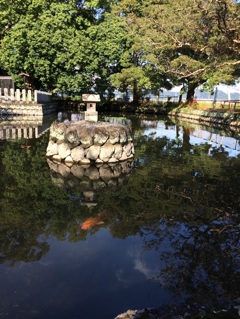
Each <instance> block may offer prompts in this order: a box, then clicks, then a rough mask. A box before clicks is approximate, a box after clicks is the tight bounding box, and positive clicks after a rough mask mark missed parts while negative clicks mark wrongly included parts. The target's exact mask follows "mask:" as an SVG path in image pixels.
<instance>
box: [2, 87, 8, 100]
mask: <svg viewBox="0 0 240 319" xmlns="http://www.w3.org/2000/svg"><path fill="white" fill-rule="evenodd" d="M3 91H4V99H5V100H8V89H6V88H5V89H3Z"/></svg>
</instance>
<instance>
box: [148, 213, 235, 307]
mask: <svg viewBox="0 0 240 319" xmlns="http://www.w3.org/2000/svg"><path fill="white" fill-rule="evenodd" d="M234 219H235V218H233V219H232V221H233V224H234V225H235V226H229V221H230V220H229V217H227V216H226V218H224V219H222V220H221V221H217V220H216V221H212V223H211V224H209V225H202V226H199V227H197V226H193V225H191V223H179V222H176V223H175V222H167V221H166V220H165V221H162V223H161V225H159V226H158V227H156V226H154V227H151V228H149V227H146V228H145V229H143V230H142V231H143V233H144V235H145V246H144V249H147V250H148V249H151V250H153V249H154V250H159V254H160V259H161V260H162V261H163V262H164V264H165V268H164V269H161V273H160V274H159V276H157V277H156V278H155V280H158V281H160V282H161V284H162V285H165V286H166V287H168V288H169V289H171V290H173V291H175V292H176V293H178V291H181V293H183V292H185V293H191V294H192V295H193V296H194V298H195V301H197V302H198V303H201V302H208V303H214V304H215V305H217V304H218V303H219V304H221V302H223V301H224V302H226V301H230V300H233V299H234V298H235V299H236V298H238V297H239V296H238V293H239V288H240V275H239V270H240V269H239V267H240V257H239V240H240V235H239V227H238V226H236V224H235V222H236V221H235V220H234ZM216 224H217V225H218V226H216ZM228 226H229V227H228ZM211 227H213V228H211ZM163 247H164V248H163ZM180 287H181V289H180Z"/></svg>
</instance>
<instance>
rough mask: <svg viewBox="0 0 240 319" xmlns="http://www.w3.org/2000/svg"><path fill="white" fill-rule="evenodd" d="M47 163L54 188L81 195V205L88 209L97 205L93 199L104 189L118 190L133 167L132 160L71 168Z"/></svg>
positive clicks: (57, 163)
mask: <svg viewBox="0 0 240 319" xmlns="http://www.w3.org/2000/svg"><path fill="white" fill-rule="evenodd" d="M47 162H48V165H49V167H50V169H51V179H52V182H53V184H54V186H56V187H58V188H61V189H69V190H71V191H73V192H80V193H82V195H83V201H82V203H81V205H85V206H88V207H91V206H96V205H97V203H96V198H95V197H96V195H98V194H99V193H101V192H102V191H103V190H104V189H110V190H111V191H115V190H117V189H120V188H121V187H122V185H123V184H124V183H125V182H126V181H127V179H128V177H129V174H130V173H131V171H132V168H133V165H134V160H133V159H130V160H127V161H123V162H119V163H116V164H95V165H79V164H73V165H72V166H71V167H69V166H67V165H66V164H65V163H62V162H54V161H51V160H49V159H47Z"/></svg>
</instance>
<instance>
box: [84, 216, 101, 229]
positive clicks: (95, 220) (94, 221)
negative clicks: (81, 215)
mask: <svg viewBox="0 0 240 319" xmlns="http://www.w3.org/2000/svg"><path fill="white" fill-rule="evenodd" d="M102 224H104V222H103V221H102V220H101V219H100V218H99V217H89V218H88V219H86V220H85V222H83V224H82V227H81V229H84V230H87V229H89V228H92V227H94V226H97V225H102Z"/></svg>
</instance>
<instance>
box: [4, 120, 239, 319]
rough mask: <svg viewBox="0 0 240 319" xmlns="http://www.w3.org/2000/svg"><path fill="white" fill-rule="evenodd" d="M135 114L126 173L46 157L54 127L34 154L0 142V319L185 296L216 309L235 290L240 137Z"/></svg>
mask: <svg viewBox="0 0 240 319" xmlns="http://www.w3.org/2000/svg"><path fill="white" fill-rule="evenodd" d="M128 120H131V123H132V124H131V125H132V131H133V134H134V143H135V151H136V155H135V161H134V162H130V163H128V164H127V166H125V167H124V166H123V167H122V166H121V168H120V166H118V165H117V166H116V167H115V166H111V167H107V168H106V167H103V168H102V170H100V167H79V166H76V167H74V166H73V167H65V166H62V164H57V163H52V162H51V164H49V163H48V162H47V161H46V157H45V152H46V147H47V143H48V136H47V134H45V135H42V136H41V137H40V138H38V139H30V140H29V142H30V143H31V145H32V147H31V148H30V149H22V148H21V147H20V146H21V145H22V144H23V140H21V139H16V140H11V142H10V141H9V140H2V141H1V142H0V158H1V161H0V167H1V175H0V230H1V232H0V242H1V245H0V262H1V264H0V269H1V272H0V280H1V288H0V298H1V316H2V317H3V318H20V319H21V318H24V319H26V318H32V317H35V318H45V319H46V318H55V317H57V318H58V319H59V318H67V317H71V318H74V317H79V318H80V317H83V318H88V319H92V318H96V317H98V318H104V319H110V318H114V317H115V316H116V315H117V314H119V313H121V312H124V311H126V310H127V309H140V308H144V307H157V306H161V305H164V304H174V305H175V304H177V303H178V302H180V301H181V300H182V299H184V298H185V297H186V296H188V297H189V298H191V301H192V302H197V303H198V304H200V305H203V306H208V305H211V306H216V307H221V306H222V305H224V307H225V306H226V305H227V304H228V302H231V301H232V300H234V299H237V298H238V297H239V287H240V277H239V265H240V259H239V249H240V247H239V243H240V237H239V236H240V232H239V222H240V216H239V214H240V197H239V196H240V156H239V148H238V147H235V146H236V145H238V143H239V140H238V139H237V138H236V139H234V136H233V135H231V134H228V132H225V133H224V134H225V135H224V134H223V132H217V131H212V130H210V129H209V130H207V129H206V128H203V129H202V130H201V134H200V128H199V127H195V126H192V125H189V124H188V123H186V124H185V123H182V124H181V125H175V124H174V123H173V122H172V121H171V120H169V119H167V118H154V119H151V118H148V117H146V118H140V117H129V118H128ZM210 133H212V136H214V134H216V138H217V135H218V136H220V135H221V136H223V137H224V138H223V139H222V143H221V145H219V141H220V140H221V138H220V139H219V138H217V139H215V140H213V139H212V140H209V139H208V138H205V137H206V136H207V137H208V136H210V135H211V134H210ZM227 135H228V136H229V137H230V138H231V143H229V142H228V144H224V142H223V141H224V139H225V137H227ZM213 141H217V142H218V144H217V146H216V147H214V146H215V145H214V144H212V143H213ZM232 141H234V142H233V143H232ZM231 146H232V148H231ZM233 146H234V147H233ZM233 150H234V154H233V153H232V151H233ZM121 165H122V164H121ZM93 304H94V307H93V306H92V305H93Z"/></svg>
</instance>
